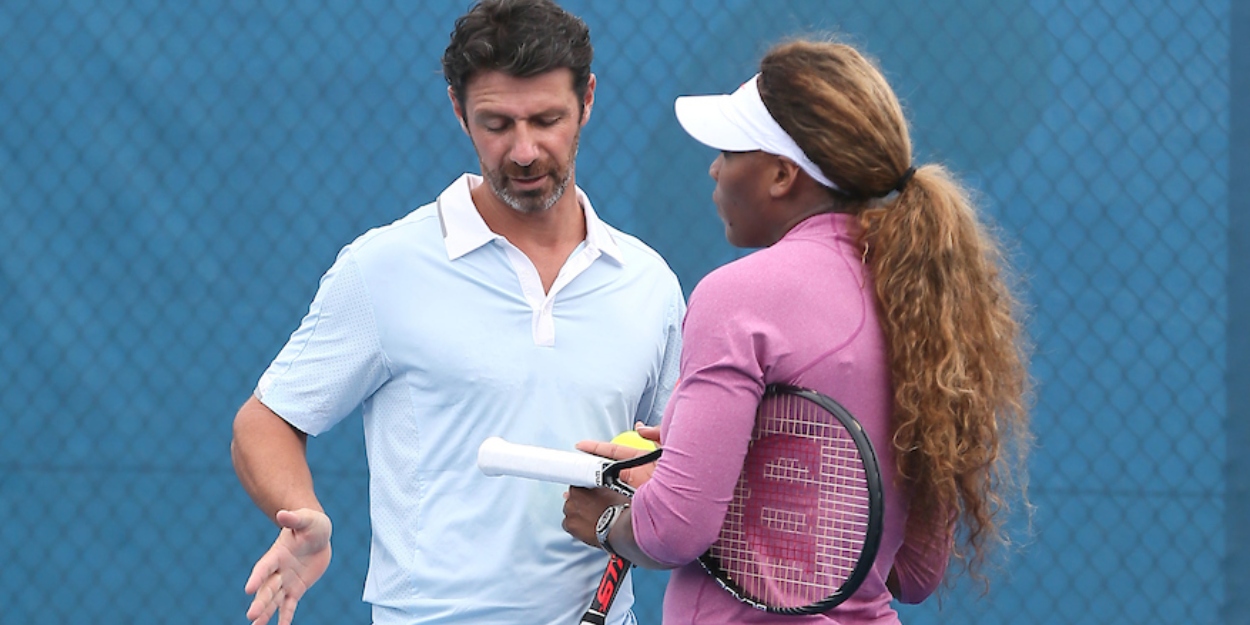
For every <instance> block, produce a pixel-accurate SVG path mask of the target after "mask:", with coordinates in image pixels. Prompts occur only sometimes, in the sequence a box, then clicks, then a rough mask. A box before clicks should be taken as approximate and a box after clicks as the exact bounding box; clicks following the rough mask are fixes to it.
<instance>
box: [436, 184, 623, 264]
mask: <svg viewBox="0 0 1250 625" xmlns="http://www.w3.org/2000/svg"><path fill="white" fill-rule="evenodd" d="M482 182H483V179H482V177H481V176H478V175H476V174H464V175H463V176H460V178H459V179H458V180H456V181H455V182H453V183H452V184H451V186H449V187H447V188H446V189H445V190H444V191H443V192H442V194H440V195H439V196H438V217H439V221H440V222H441V223H442V226H443V242H444V244H446V245H447V257H448V258H449V259H451V260H456V259H458V258H460V257H461V256H464V255H465V254H468V253H469V252H472V251H473V250H476V249H478V248H479V247H482V246H483V245H486V244H487V243H490V242H491V241H494V240H496V239H503V238H504V237H503V236H501V235H499V234H496V233H495V232H492V231H491V229H490V228H489V227H487V226H486V222H485V221H484V220H483V219H482V215H481V213H478V212H477V206H474V204H473V197H472V196H471V195H470V194H469V192H470V190H472V189H474V188H476V187H477V186H478V185H480V184H482ZM574 191H575V192H576V193H577V203H578V205H579V206H581V207H582V211H583V212H584V213H585V215H586V248H585V249H586V251H587V252H591V253H596V252H601V253H603V254H605V255H607V256H608V257H609V258H612V259H613V260H615V261H616V262H617V263H620V264H624V263H625V257H624V256H623V255H622V254H621V248H620V246H619V245H618V244H617V242H616V239H615V238H614V237H613V236H612V232H611V231H610V230H609V229H608V227H607V225H606V224H604V223H603V222H602V221H600V220H599V216H598V215H597V214H596V213H595V209H594V207H592V206H591V205H590V198H588V197H586V193H585V192H583V191H582V189H581V187H577V186H576V185H575V186H574Z"/></svg>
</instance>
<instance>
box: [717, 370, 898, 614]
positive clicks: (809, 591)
mask: <svg viewBox="0 0 1250 625" xmlns="http://www.w3.org/2000/svg"><path fill="white" fill-rule="evenodd" d="M883 506H884V503H883V495H882V491H881V473H880V471H879V469H878V465H877V456H876V453H875V451H874V450H873V447H872V442H871V441H870V440H869V439H868V435H867V433H866V432H865V431H864V429H863V427H862V426H861V425H860V424H859V422H858V421H856V420H855V418H854V417H853V416H852V415H851V413H850V412H849V411H847V410H846V409H845V408H844V407H842V405H841V404H839V403H838V402H836V401H834V400H833V399H832V398H829V397H827V396H825V395H822V394H821V393H818V392H816V391H812V390H809V389H802V388H798V387H794V386H787V385H771V386H769V387H768V388H767V389H766V390H765V393H764V397H763V399H762V400H761V402H760V406H759V409H758V411H757V413H756V419H755V429H754V431H753V432H752V435H751V443H750V446H749V448H748V450H747V455H746V459H745V461H744V463H743V470H742V473H741V475H740V476H739V478H738V484H737V486H736V487H735V489H734V497H733V500H732V501H731V502H730V504H729V512H728V514H727V515H726V518H725V523H724V525H723V526H722V528H721V533H720V536H719V537H718V538H717V541H716V542H715V543H714V544H713V545H712V547H711V548H710V549H709V550H708V551H707V553H705V554H703V556H701V557H700V558H699V561H700V563H701V564H702V565H703V567H704V568H705V569H706V570H707V571H708V573H710V574H711V575H712V577H714V578H715V579H716V581H717V582H719V583H720V585H721V586H722V587H724V588H725V590H727V591H729V593H730V594H732V595H733V596H734V597H735V598H737V599H738V600H739V601H742V602H744V603H747V604H749V605H751V606H753V607H755V608H758V609H761V610H764V611H767V612H771V613H774V614H792V615H802V614H818V613H821V612H827V611H829V610H831V609H833V608H834V607H836V606H837V605H838V604H841V603H842V602H843V601H845V600H846V599H848V598H849V597H850V596H851V595H852V594H854V592H855V590H856V589H858V588H859V586H860V584H861V583H863V581H864V578H865V577H867V575H868V572H869V571H870V570H871V569H872V566H873V561H874V560H875V559H876V555H877V548H878V546H879V545H880V542H881V526H882V518H883V514H884V513H883Z"/></svg>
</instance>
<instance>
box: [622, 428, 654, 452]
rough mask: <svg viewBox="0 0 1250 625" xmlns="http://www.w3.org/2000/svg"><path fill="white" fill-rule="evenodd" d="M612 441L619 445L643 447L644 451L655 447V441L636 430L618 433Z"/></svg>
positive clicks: (635, 447)
mask: <svg viewBox="0 0 1250 625" xmlns="http://www.w3.org/2000/svg"><path fill="white" fill-rule="evenodd" d="M612 442H613V443H615V444H617V445H624V446H626V447H633V448H634V449H641V450H643V451H651V450H653V449H655V443H653V442H651V441H649V440H647V439H645V438H643V437H642V436H640V435H639V434H638V432H635V431H634V430H629V431H628V432H621V433H620V434H617V435H616V438H614V439H612Z"/></svg>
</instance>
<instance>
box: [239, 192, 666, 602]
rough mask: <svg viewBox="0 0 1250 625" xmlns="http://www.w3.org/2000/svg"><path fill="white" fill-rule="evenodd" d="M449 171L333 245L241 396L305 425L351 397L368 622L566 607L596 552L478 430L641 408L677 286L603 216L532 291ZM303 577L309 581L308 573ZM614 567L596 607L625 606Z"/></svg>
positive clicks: (655, 411) (572, 421)
mask: <svg viewBox="0 0 1250 625" xmlns="http://www.w3.org/2000/svg"><path fill="white" fill-rule="evenodd" d="M480 183H481V178H480V177H478V176H475V175H471V174H466V175H464V176H463V177H461V178H460V179H459V180H457V181H456V182H455V183H453V184H452V185H451V186H450V187H448V188H447V189H446V190H445V191H443V193H442V194H441V195H440V196H439V197H438V200H437V201H436V202H434V203H433V204H429V205H426V206H423V207H421V208H419V209H417V210H415V211H413V212H412V213H410V214H409V215H407V216H406V217H404V218H402V219H400V220H398V221H396V222H395V223H392V224H390V225H388V226H384V227H381V228H376V229H374V230H371V231H369V232H367V233H365V234H364V235H362V236H361V237H360V238H358V239H356V241H354V242H352V243H351V244H350V245H348V246H347V247H345V248H344V249H343V250H342V251H341V252H340V253H339V256H338V259H337V260H336V261H335V263H334V265H333V266H332V267H331V268H330V270H329V271H327V272H326V274H325V275H324V276H323V277H322V279H321V285H320V288H319V289H318V292H317V295H316V297H315V299H314V300H313V302H312V305H311V306H310V308H309V311H308V315H307V316H306V317H304V319H303V321H302V322H301V324H300V326H299V328H298V329H297V330H296V331H295V333H294V334H292V335H291V338H290V340H289V342H287V344H286V345H285V346H284V347H283V348H282V351H281V352H280V353H279V354H278V356H277V358H276V359H275V360H274V361H273V363H272V364H271V365H270V366H269V368H268V369H267V370H266V371H265V373H264V375H263V376H262V377H261V379H260V382H259V384H258V385H257V389H256V396H257V397H258V398H259V399H260V400H261V401H262V402H263V403H264V404H265V405H266V406H268V407H269V408H270V409H272V410H273V411H274V412H276V413H277V414H279V415H281V416H282V417H283V418H284V419H286V420H287V421H288V422H290V423H291V424H292V425H293V426H295V427H296V428H299V429H300V430H302V431H304V432H307V433H308V434H311V435H317V434H320V433H322V432H325V431H326V430H328V429H330V428H331V427H333V426H334V424H336V423H337V422H338V421H340V420H341V419H343V418H344V417H346V416H347V415H348V414H350V413H351V412H352V411H353V410H354V409H355V408H356V407H357V406H361V405H363V412H364V429H365V445H366V451H367V455H368V460H369V468H370V482H369V496H370V511H371V518H372V524H373V541H372V546H371V552H370V562H369V575H368V578H367V580H366V582H365V592H364V599H365V601H368V602H370V603H372V604H373V606H374V608H373V619H374V623H377V624H379V625H390V624H392V623H395V624H398V623H404V624H415V623H451V622H455V623H481V624H489V623H499V624H507V625H517V624H525V625H531V624H540V623H541V624H545V623H576V622H577V619H578V617H580V615H581V613H582V611H583V610H585V608H586V606H587V605H589V602H590V598H591V595H592V594H593V592H594V590H595V588H596V586H597V584H598V582H599V578H600V576H601V575H602V573H603V569H604V566H605V565H606V564H607V556H606V555H605V554H604V553H603V552H602V551H600V550H598V549H594V548H592V547H588V546H586V545H584V544H582V543H581V542H579V541H577V540H576V539H574V538H572V537H571V536H569V535H568V534H567V533H565V532H564V530H563V529H561V527H560V524H561V522H562V520H563V512H562V506H563V497H562V494H563V492H564V491H565V487H564V486H560V485H556V484H547V483H540V482H536V481H531V480H525V479H521V478H513V477H485V476H483V475H482V474H481V472H480V471H478V469H477V465H476V455H477V449H478V445H479V444H480V443H481V442H482V441H483V440H484V439H486V438H487V437H490V436H501V437H503V438H505V439H507V440H509V441H513V442H517V443H526V444H531V445H542V446H546V447H553V448H557V449H572V448H573V445H574V443H576V442H577V441H579V440H582V439H596V440H607V439H609V438H611V437H612V436H614V435H615V434H617V433H619V432H621V431H623V430H627V429H631V428H632V426H633V423H634V422H635V421H639V420H640V421H644V422H646V423H650V424H657V423H659V420H660V417H661V415H662V414H663V411H664V405H665V402H666V401H667V399H668V395H669V392H670V390H671V389H672V386H673V384H674V382H675V379H676V377H677V361H678V352H679V349H680V341H681V339H680V336H681V335H680V324H681V320H682V317H683V315H684V313H685V301H684V299H683V296H682V293H681V288H680V286H679V285H678V282H677V278H676V276H675V275H674V274H673V272H672V270H670V269H669V267H668V265H667V264H665V262H664V260H663V259H661V258H660V256H659V255H658V254H656V253H655V252H654V251H652V250H651V249H650V248H648V247H647V246H646V245H644V244H643V243H641V242H640V241H638V240H637V239H635V238H633V237H631V236H628V235H626V234H623V233H621V232H620V231H618V230H616V229H614V228H612V227H610V226H608V225H606V224H604V223H603V222H601V221H600V220H599V219H598V217H596V215H595V212H594V209H593V208H592V207H591V205H590V201H589V200H588V199H587V198H586V196H585V194H584V193H582V191H581V190H580V189H577V190H576V193H577V197H578V199H579V200H580V202H581V205H582V207H583V209H584V211H585V214H586V231H587V234H586V240H585V241H584V242H583V243H582V244H581V245H580V246H578V248H577V249H576V250H575V251H574V252H573V254H572V255H571V256H570V257H569V259H568V260H567V261H566V262H565V264H564V267H563V268H562V269H561V270H560V274H559V277H558V278H557V279H556V281H555V284H554V285H553V286H552V288H551V291H550V292H549V293H544V292H543V289H542V284H541V282H540V280H539V277H538V273H537V271H536V270H535V268H534V266H533V265H532V263H530V261H529V259H528V258H527V257H526V256H525V255H524V254H523V253H521V252H520V250H518V249H517V248H516V247H514V246H513V245H512V244H510V243H508V241H507V240H506V239H504V238H503V237H501V236H499V235H497V234H495V233H493V232H491V231H490V230H489V229H488V228H487V227H486V223H485V222H483V221H482V218H481V216H480V215H479V214H478V212H477V209H476V208H475V207H474V205H473V201H472V200H471V199H470V196H469V191H470V189H471V188H472V187H474V186H476V185H478V184H480ZM314 592H315V591H314ZM632 603H633V592H632V589H631V587H630V585H629V584H625V585H624V587H623V588H622V589H621V592H620V595H619V596H618V597H617V601H616V604H615V607H614V608H613V611H612V614H611V615H610V622H612V623H618V624H619V623H628V622H631V620H632V617H631V616H630V615H629V614H628V608H629V606H631V605H632Z"/></svg>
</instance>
